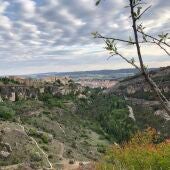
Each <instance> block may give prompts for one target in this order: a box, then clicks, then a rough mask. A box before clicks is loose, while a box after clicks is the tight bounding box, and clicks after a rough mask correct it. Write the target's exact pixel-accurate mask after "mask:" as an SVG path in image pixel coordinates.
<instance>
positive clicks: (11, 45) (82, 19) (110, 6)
mask: <svg viewBox="0 0 170 170" xmlns="http://www.w3.org/2000/svg"><path fill="white" fill-rule="evenodd" d="M146 2H148V5H152V8H151V9H150V11H148V13H147V14H145V15H144V16H143V18H142V23H143V24H144V25H145V26H146V27H147V28H146V31H147V33H151V34H152V35H157V34H159V33H161V32H169V33H170V0H146ZM127 3H128V0H103V1H102V3H101V4H100V5H99V6H97V7H96V6H95V0H0V75H14V74H19V75H20V74H31V73H43V72H67V71H79V70H82V71H85V70H100V69H119V68H130V67H131V66H130V65H128V63H126V62H124V61H123V60H122V59H120V58H119V57H118V56H114V57H112V58H111V59H109V60H107V58H108V56H109V54H108V52H107V51H106V50H105V49H104V48H103V47H104V43H103V41H102V40H99V39H93V37H92V35H91V33H92V32H95V31H98V32H100V33H101V34H102V35H106V36H115V37H119V38H123V39H125V38H128V37H129V35H132V36H133V33H132V31H131V22H130V18H129V13H128V12H129V9H128V8H124V7H125V6H126V5H127ZM118 47H119V52H121V53H122V54H123V55H125V56H126V57H127V58H132V57H134V58H135V59H136V61H137V58H136V50H135V49H134V47H128V46H127V44H125V45H123V44H120V45H118ZM141 49H142V55H143V58H144V62H145V63H146V65H147V66H149V67H161V66H167V65H170V56H167V55H166V54H165V53H164V52H163V51H161V50H160V49H159V48H158V47H155V46H153V45H148V44H147V46H146V45H142V46H141ZM137 64H138V62H137Z"/></svg>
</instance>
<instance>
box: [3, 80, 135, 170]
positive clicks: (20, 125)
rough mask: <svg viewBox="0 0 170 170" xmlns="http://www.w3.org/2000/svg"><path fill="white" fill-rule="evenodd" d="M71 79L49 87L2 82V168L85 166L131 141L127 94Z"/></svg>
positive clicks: (132, 126)
mask: <svg viewBox="0 0 170 170" xmlns="http://www.w3.org/2000/svg"><path fill="white" fill-rule="evenodd" d="M67 83H68V84H67ZM67 83H66V84H62V83H60V84H57V83H53V84H51V85H48V86H46V88H45V89H44V90H43V91H42V90H41V88H42V87H41V88H40V87H39V88H40V89H39V88H37V87H36V88H35V87H31V86H30V87H29V86H23V85H22V86H21V85H15V86H14V85H12V86H11V85H9V84H8V85H7V84H6V86H5V85H3V86H1V90H0V95H1V98H2V100H1V102H0V129H1V131H0V158H1V159H0V168H1V169H4V170H6V169H10V170H14V169H17V170H20V169H26V168H28V169H33V170H34V169H43V168H49V167H50V166H52V167H53V168H54V169H59V168H61V167H62V168H63V170H72V169H74V170H77V169H78V168H80V167H81V168H83V169H84V168H87V167H88V166H92V165H91V162H93V161H96V160H98V159H100V157H101V156H102V155H103V153H105V150H106V147H107V146H108V145H109V144H110V143H112V142H113V141H116V142H122V141H123V140H127V139H128V138H129V137H130V135H131V134H133V133H134V132H135V130H136V127H135V125H134V122H133V120H132V119H131V118H129V112H128V109H127V107H126V105H125V103H124V101H123V100H122V99H120V98H117V97H116V96H114V95H111V96H110V95H109V96H105V95H103V94H102V90H101V89H90V88H85V87H80V85H77V84H75V83H74V82H72V81H69V82H67ZM35 90H36V91H35ZM63 91H64V92H63ZM40 92H41V93H40ZM12 94H13V96H12V98H11V95H12ZM14 94H15V96H19V94H20V97H15V96H14ZM32 94H34V95H32ZM35 94H36V95H35ZM6 96H7V97H6ZM14 97H15V98H14ZM120 113H121V114H122V116H121V117H119V114H120ZM110 114H112V119H110ZM113 121H114V124H113ZM110 124H112V126H110ZM122 124H123V127H122V128H121V129H119V127H121V126H122ZM116 127H117V128H116ZM127 127H130V129H129V130H128V131H127V130H126V129H127ZM120 133H121V135H120Z"/></svg>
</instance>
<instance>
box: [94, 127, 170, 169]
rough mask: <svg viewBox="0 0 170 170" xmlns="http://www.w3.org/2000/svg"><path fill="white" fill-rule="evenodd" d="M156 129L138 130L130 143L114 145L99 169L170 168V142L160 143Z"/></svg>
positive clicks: (98, 165) (98, 166) (99, 165)
mask: <svg viewBox="0 0 170 170" xmlns="http://www.w3.org/2000/svg"><path fill="white" fill-rule="evenodd" d="M158 141H159V137H158V136H157V135H156V131H155V130H152V129H148V130H147V131H145V132H138V133H137V134H136V135H135V136H134V137H133V138H132V139H131V140H130V141H129V142H128V143H125V144H123V145H122V146H116V145H113V146H112V147H111V148H109V149H108V151H107V153H106V155H105V157H104V158H103V160H102V161H101V162H100V163H98V164H97V167H96V169H97V170H106V169H107V170H113V169H114V170H120V169H122V170H132V169H133V170H142V169H144V170H168V169H170V143H168V142H162V143H159V144H158Z"/></svg>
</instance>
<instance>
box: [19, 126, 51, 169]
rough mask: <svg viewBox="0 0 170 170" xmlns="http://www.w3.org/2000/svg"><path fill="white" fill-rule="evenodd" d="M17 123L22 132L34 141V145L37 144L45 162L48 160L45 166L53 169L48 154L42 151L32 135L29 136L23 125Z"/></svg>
mask: <svg viewBox="0 0 170 170" xmlns="http://www.w3.org/2000/svg"><path fill="white" fill-rule="evenodd" d="M17 125H18V126H20V127H21V128H22V130H23V132H24V133H25V134H26V136H27V137H29V138H30V139H31V140H32V141H33V142H34V143H35V145H36V146H37V148H38V149H39V150H40V151H41V153H42V154H43V155H44V157H45V158H46V160H47V162H48V164H49V167H48V168H46V169H53V165H52V163H51V162H50V161H49V159H48V155H47V154H46V153H45V152H44V151H43V149H41V147H40V146H39V145H38V143H37V141H36V140H35V139H34V138H33V137H30V136H29V135H28V134H27V133H26V131H25V127H24V126H23V125H21V124H17Z"/></svg>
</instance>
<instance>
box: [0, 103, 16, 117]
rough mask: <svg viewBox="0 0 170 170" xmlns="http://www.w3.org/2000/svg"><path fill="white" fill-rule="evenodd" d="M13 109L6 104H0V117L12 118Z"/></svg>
mask: <svg viewBox="0 0 170 170" xmlns="http://www.w3.org/2000/svg"><path fill="white" fill-rule="evenodd" d="M14 116H15V111H14V110H13V109H11V108H8V107H7V106H0V118H1V119H4V120H10V119H12V118H14Z"/></svg>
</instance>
